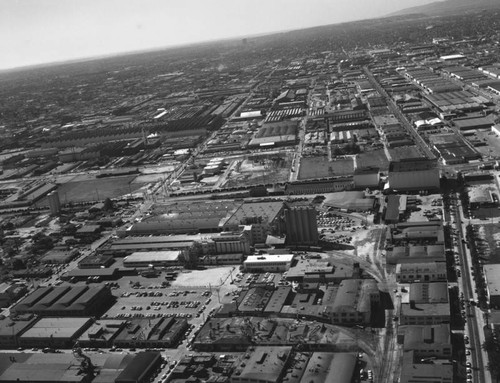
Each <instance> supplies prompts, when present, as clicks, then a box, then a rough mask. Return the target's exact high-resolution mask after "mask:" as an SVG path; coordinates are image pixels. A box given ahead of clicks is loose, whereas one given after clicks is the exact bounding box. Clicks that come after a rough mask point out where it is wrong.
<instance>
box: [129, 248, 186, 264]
mask: <svg viewBox="0 0 500 383" xmlns="http://www.w3.org/2000/svg"><path fill="white" fill-rule="evenodd" d="M180 254H181V252H180V251H178V250H175V251H137V252H134V253H132V254H130V255H129V256H127V257H125V258H124V259H123V262H124V263H125V262H176V261H178V259H179V255H180Z"/></svg>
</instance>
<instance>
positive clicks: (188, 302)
mask: <svg viewBox="0 0 500 383" xmlns="http://www.w3.org/2000/svg"><path fill="white" fill-rule="evenodd" d="M214 295H215V299H216V300H217V291H216V290H212V291H211V290H178V289H175V288H162V287H161V286H160V285H156V286H154V285H152V286H148V287H147V288H146V287H144V286H140V287H138V286H133V287H132V291H125V292H122V293H121V295H120V296H119V297H118V299H117V302H116V303H115V305H114V306H113V307H112V308H111V309H110V310H109V311H108V312H107V313H106V315H107V316H108V318H155V317H160V316H164V317H180V318H199V317H201V316H202V314H203V313H205V312H206V310H207V306H208V305H209V306H210V308H211V309H212V308H213V306H214V305H213V299H214ZM211 303H212V304H211Z"/></svg>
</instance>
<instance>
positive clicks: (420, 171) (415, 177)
mask: <svg viewBox="0 0 500 383" xmlns="http://www.w3.org/2000/svg"><path fill="white" fill-rule="evenodd" d="M439 182H440V181H439V169H438V168H437V167H436V162H435V161H430V160H426V159H421V160H414V161H398V162H391V163H390V165H389V184H388V186H389V188H390V189H392V190H398V191H400V190H439Z"/></svg>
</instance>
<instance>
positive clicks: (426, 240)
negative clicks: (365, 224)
mask: <svg viewBox="0 0 500 383" xmlns="http://www.w3.org/2000/svg"><path fill="white" fill-rule="evenodd" d="M388 230H389V234H388V238H390V241H391V243H392V244H394V245H395V246H399V245H406V244H412V245H419V244H420V245H428V244H434V245H436V244H444V231H443V223H442V222H441V221H430V222H429V221H426V222H401V223H398V224H396V225H395V227H394V226H393V227H390V228H388Z"/></svg>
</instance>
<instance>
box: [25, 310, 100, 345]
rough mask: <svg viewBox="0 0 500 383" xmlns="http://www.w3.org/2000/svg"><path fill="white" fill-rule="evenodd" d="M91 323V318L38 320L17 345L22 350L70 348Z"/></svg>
mask: <svg viewBox="0 0 500 383" xmlns="http://www.w3.org/2000/svg"><path fill="white" fill-rule="evenodd" d="M92 323H93V320H92V318H69V317H67V318H40V319H39V320H38V321H37V322H36V323H34V324H33V325H32V326H31V327H30V328H29V329H28V330H27V331H25V332H24V333H23V334H22V335H21V336H20V337H19V345H20V346H21V347H24V348H28V347H38V348H44V347H50V348H72V347H73V345H74V344H75V341H76V340H77V339H78V338H79V337H80V335H82V334H83V332H84V331H85V330H86V329H88V328H89V327H90V325H91V324H92Z"/></svg>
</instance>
